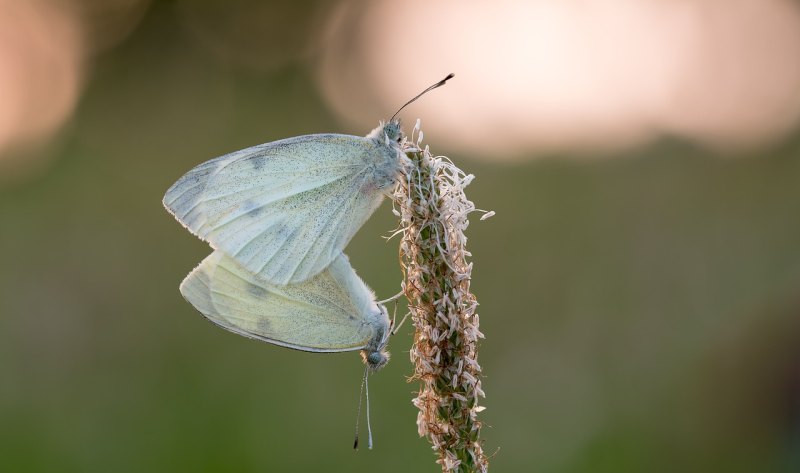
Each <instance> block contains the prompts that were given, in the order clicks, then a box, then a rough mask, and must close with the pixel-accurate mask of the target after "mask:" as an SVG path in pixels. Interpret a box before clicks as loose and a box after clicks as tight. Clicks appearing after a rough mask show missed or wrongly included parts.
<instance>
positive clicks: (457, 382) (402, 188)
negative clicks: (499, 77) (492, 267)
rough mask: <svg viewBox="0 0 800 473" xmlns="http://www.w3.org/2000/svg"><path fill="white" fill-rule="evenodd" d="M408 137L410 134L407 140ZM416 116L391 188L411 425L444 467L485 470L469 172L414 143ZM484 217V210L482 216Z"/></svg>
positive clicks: (417, 132) (419, 134)
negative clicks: (414, 383)
mask: <svg viewBox="0 0 800 473" xmlns="http://www.w3.org/2000/svg"><path fill="white" fill-rule="evenodd" d="M415 135H416V137H417V138H416V140H415V138H414V137H415ZM421 141H422V132H421V130H420V123H419V121H417V124H416V126H415V127H414V132H412V135H411V137H410V139H409V140H407V141H406V142H404V143H403V151H404V152H405V153H406V156H407V158H408V159H407V160H405V161H404V166H403V179H401V182H400V183H399V184H398V186H397V188H396V189H395V192H394V196H393V198H394V205H395V209H396V210H399V214H400V230H401V231H402V236H403V238H402V241H401V243H400V260H401V265H402V267H403V272H404V274H405V281H404V282H403V291H404V293H405V296H406V298H407V299H408V301H409V308H410V310H411V315H412V319H413V321H414V327H415V335H414V345H413V347H412V348H411V361H412V362H413V363H414V364H415V371H414V375H413V376H412V378H411V380H419V382H420V391H419V393H418V395H417V397H416V398H415V399H414V400H413V403H414V405H415V406H417V408H418V409H419V414H418V415H417V427H418V431H419V434H420V436H423V435H427V437H428V439H429V440H430V442H431V444H432V445H433V447H432V448H433V450H434V451H435V452H436V455H437V456H438V459H437V461H436V462H437V463H439V464H440V465H441V466H442V471H445V472H485V471H487V469H488V460H487V458H486V455H485V454H484V453H483V448H482V442H481V440H480V428H481V422H480V421H479V420H478V419H477V415H478V413H479V412H480V411H482V410H483V407H481V406H480V403H479V401H480V398H482V397H485V395H484V392H483V390H482V389H481V380H480V376H481V367H480V365H479V364H478V352H477V350H478V340H479V339H480V338H483V334H482V333H481V332H480V330H479V327H478V325H479V321H478V314H477V313H475V309H476V307H477V305H478V303H477V300H476V299H475V296H474V295H473V294H472V293H471V292H470V277H471V273H472V263H468V262H467V257H469V256H471V255H470V253H469V252H468V251H467V249H466V243H467V238H466V236H465V235H464V231H465V230H466V229H467V226H468V225H469V220H468V219H467V217H468V215H469V214H470V213H471V212H474V211H475V210H476V209H475V206H474V205H473V204H472V202H470V201H469V200H468V199H467V198H466V195H465V194H464V188H465V187H466V186H467V185H468V184H469V183H470V182H471V181H472V179H473V178H474V176H472V175H466V174H464V172H463V171H461V170H460V169H459V168H458V167H456V166H455V165H454V164H453V163H452V162H451V161H450V160H449V159H447V158H445V157H434V156H433V155H432V154H431V153H430V150H429V148H428V147H427V146H425V147H423V146H422V143H421ZM487 215H489V214H487Z"/></svg>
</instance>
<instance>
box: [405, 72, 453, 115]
mask: <svg viewBox="0 0 800 473" xmlns="http://www.w3.org/2000/svg"><path fill="white" fill-rule="evenodd" d="M455 76H456V75H455V74H453V73H452V72H451V73H450V74H447V77H445V78H444V79H442V80H440V81H439V82H437V83H435V84H433V85H432V86H430V87H428V88H427V89H425V90H423V91H422V92H420V93H419V95H417V96H416V97H414V98H413V99H411V100H409V101H408V102H406V103H404V104H403V106H402V107H400V108H399V109H397V111H396V112H394V115H392V118H390V119H389V121H392V120H394V117H396V116H397V114H398V113H400V110H403V109H404V108H406V106H407V105H409V104H410V103H412V102H414V101H415V100H417V99H418V98H420V97H422V96H423V95H425V93H426V92H430V91H431V90H433V89H435V88H437V87H441V86H443V85H444V83H445V82H447V81H449V80H450V79H452V78H453V77H455Z"/></svg>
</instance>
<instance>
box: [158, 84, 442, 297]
mask: <svg viewBox="0 0 800 473" xmlns="http://www.w3.org/2000/svg"><path fill="white" fill-rule="evenodd" d="M452 76H453V75H452V74H450V75H448V76H447V77H446V78H445V79H444V80H442V81H440V82H439V83H437V84H434V85H433V86H431V87H429V88H428V89H426V90H425V91H423V92H422V93H421V94H419V95H417V97H415V98H414V99H411V100H409V102H408V103H411V102H413V101H414V100H416V99H417V98H419V97H420V96H421V95H422V94H424V93H425V92H427V91H428V90H432V89H434V88H436V87H438V86H440V85H443V84H444V83H445V82H446V81H447V80H448V79H450V78H451V77H452ZM408 103H406V105H408ZM403 107H405V105H403ZM403 107H401V110H402V108H403ZM398 112H399V110H398ZM395 115H397V114H396V113H395ZM402 138H403V135H402V132H401V130H400V122H399V120H395V119H394V117H392V118H391V119H390V120H389V122H388V123H386V124H381V125H380V126H378V127H377V128H375V129H374V130H372V131H371V132H370V133H369V134H368V135H367V136H366V137H361V136H350V135H337V134H316V135H305V136H298V137H296V138H289V139H285V140H279V141H274V142H272V143H266V144H262V145H258V146H253V147H252V148H247V149H243V150H240V151H235V152H233V153H230V154H227V155H225V156H221V157H219V158H216V159H212V160H211V161H207V162H205V163H203V164H200V165H199V166H197V167H195V168H194V169H192V170H191V171H189V172H188V173H186V174H185V175H184V176H183V177H181V178H180V179H178V181H177V182H176V183H175V184H173V185H172V187H170V188H169V190H168V191H167V193H166V195H164V200H163V202H164V206H165V207H166V208H167V210H169V211H170V212H171V213H172V214H173V215H174V216H175V218H177V219H178V221H180V222H181V223H182V224H183V225H184V226H185V227H186V228H188V229H189V231H191V232H192V233H194V234H195V235H197V236H198V237H200V238H201V239H203V240H206V241H208V242H209V243H210V244H211V246H212V247H213V248H214V249H218V250H222V251H224V252H225V253H227V254H228V255H230V256H232V257H233V258H235V259H236V260H237V261H239V262H240V263H241V264H242V265H243V266H244V267H245V268H247V269H248V270H249V271H251V272H253V273H255V274H256V275H258V276H259V277H261V278H263V279H266V280H267V281H269V282H271V283H274V284H290V283H297V282H301V281H305V280H307V279H308V278H310V277H311V276H313V275H315V274H317V273H319V272H320V271H322V270H323V269H325V268H326V267H328V265H329V264H331V262H332V261H333V260H334V258H336V257H337V256H338V255H339V254H340V253H341V251H342V250H343V249H344V247H345V246H346V245H347V243H348V242H349V241H350V239H352V238H353V235H354V234H355V233H356V231H357V230H358V229H359V228H361V226H362V225H363V224H364V222H366V220H367V218H369V216H370V215H372V213H373V212H374V211H375V209H377V208H378V206H379V205H380V203H381V201H382V200H383V197H384V195H385V194H386V193H387V192H388V191H389V190H390V189H391V187H392V186H393V185H394V184H395V182H396V180H397V178H398V174H399V171H400V167H401V159H402V156H403V153H402V152H401V149H400V141H401V140H402Z"/></svg>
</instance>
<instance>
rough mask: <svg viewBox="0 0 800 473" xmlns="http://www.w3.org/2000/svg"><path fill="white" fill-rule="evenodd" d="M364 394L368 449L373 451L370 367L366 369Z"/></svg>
mask: <svg viewBox="0 0 800 473" xmlns="http://www.w3.org/2000/svg"><path fill="white" fill-rule="evenodd" d="M364 392H365V393H366V394H367V448H369V449H370V450H372V425H371V424H370V422H369V367H366V368H365V369H364Z"/></svg>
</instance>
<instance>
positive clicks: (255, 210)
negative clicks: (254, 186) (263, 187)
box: [242, 200, 264, 218]
mask: <svg viewBox="0 0 800 473" xmlns="http://www.w3.org/2000/svg"><path fill="white" fill-rule="evenodd" d="M263 210H264V207H261V206H259V205H258V204H256V203H255V202H254V201H252V200H246V201H244V203H242V212H244V213H245V214H246V215H247V216H248V217H251V218H252V217H258V214H260V213H261V212H262V211H263Z"/></svg>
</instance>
